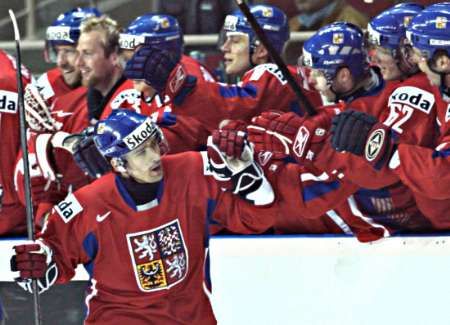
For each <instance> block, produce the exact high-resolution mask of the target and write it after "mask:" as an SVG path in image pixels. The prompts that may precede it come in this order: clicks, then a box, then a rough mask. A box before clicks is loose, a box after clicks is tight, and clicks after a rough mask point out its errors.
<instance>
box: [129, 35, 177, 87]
mask: <svg viewBox="0 0 450 325" xmlns="http://www.w3.org/2000/svg"><path fill="white" fill-rule="evenodd" d="M179 60H180V57H179V55H178V54H176V53H172V52H170V51H167V50H164V49H161V48H158V47H155V46H152V45H146V44H145V45H143V46H142V47H140V48H139V50H138V51H137V52H136V53H135V54H134V55H133V57H132V58H131V59H130V60H129V61H128V62H127V65H126V68H125V72H124V73H125V77H126V78H127V79H130V80H144V81H145V82H146V83H147V84H148V85H150V86H152V88H154V89H155V90H156V91H157V92H158V93H160V94H162V93H164V90H165V88H166V86H167V83H168V80H169V76H170V74H171V73H172V71H173V70H174V69H175V67H176V66H177V64H178V62H179Z"/></svg>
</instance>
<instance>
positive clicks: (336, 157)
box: [313, 139, 398, 189]
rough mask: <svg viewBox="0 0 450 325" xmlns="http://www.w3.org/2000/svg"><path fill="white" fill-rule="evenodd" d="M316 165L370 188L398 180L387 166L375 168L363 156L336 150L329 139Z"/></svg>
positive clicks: (383, 185)
mask: <svg viewBox="0 0 450 325" xmlns="http://www.w3.org/2000/svg"><path fill="white" fill-rule="evenodd" d="M313 163H314V166H315V167H316V168H318V169H319V170H323V171H325V172H327V173H328V174H329V175H336V176H343V177H344V178H345V179H346V180H348V181H350V182H352V183H354V184H357V185H359V186H360V187H364V188H368V189H378V188H381V187H385V186H388V185H391V184H394V183H396V182H398V176H397V175H396V174H395V173H394V172H393V171H392V170H390V169H389V168H388V167H387V166H385V167H384V168H382V169H381V170H380V171H377V170H375V169H374V168H373V167H372V166H371V165H370V164H369V163H368V162H367V161H366V160H365V159H364V158H363V157H359V156H355V155H353V154H350V153H342V152H337V151H335V150H334V149H333V148H332V147H331V144H330V139H328V140H327V141H326V142H325V144H324V146H323V148H322V149H321V151H320V152H319V154H318V155H317V157H316V159H315V161H314V162H313Z"/></svg>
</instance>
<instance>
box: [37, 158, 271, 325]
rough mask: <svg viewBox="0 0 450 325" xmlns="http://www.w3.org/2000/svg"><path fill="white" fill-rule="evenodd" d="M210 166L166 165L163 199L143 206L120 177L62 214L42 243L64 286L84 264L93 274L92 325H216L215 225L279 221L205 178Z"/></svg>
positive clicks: (81, 195) (94, 186) (68, 202)
mask: <svg viewBox="0 0 450 325" xmlns="http://www.w3.org/2000/svg"><path fill="white" fill-rule="evenodd" d="M205 159H206V157H205V156H204V155H203V156H202V154H201V153H195V152H189V153H183V154H179V155H170V156H165V157H163V158H162V165H163V170H164V178H163V180H162V181H161V182H160V185H159V190H158V196H157V198H156V199H154V200H153V201H152V202H150V203H148V204H145V205H143V206H135V205H134V203H132V201H131V199H130V197H129V194H128V193H127V191H126V189H125V187H124V186H123V185H122V183H121V181H120V179H119V178H116V177H115V176H114V174H108V175H105V176H103V177H102V178H100V179H98V180H96V181H95V182H93V183H91V184H90V185H88V186H86V187H83V188H82V189H80V190H79V191H77V192H75V193H73V194H70V195H69V196H68V197H67V198H66V199H65V200H64V201H62V202H60V203H59V204H58V205H56V206H55V208H54V210H53V212H52V215H51V216H50V218H49V220H48V223H47V225H46V226H45V227H44V230H43V232H42V234H41V235H40V237H41V238H42V239H43V240H44V242H45V243H47V244H48V245H49V246H50V247H51V248H52V249H53V251H54V259H55V261H56V263H57V266H58V268H59V275H58V280H57V281H58V282H60V283H62V282H67V281H69V280H70V279H71V278H72V277H73V275H74V269H75V267H76V266H77V264H80V263H83V264H84V265H85V267H86V268H87V270H88V272H89V273H90V276H91V283H92V286H91V288H90V290H89V293H88V296H87V298H86V303H87V305H88V314H87V318H86V321H85V324H99V325H100V324H104V325H106V324H125V323H127V321H128V323H129V324H133V325H144V324H153V323H155V324H172V323H173V324H175V323H176V324H189V325H190V324H202V325H206V324H215V323H216V321H215V318H214V315H213V312H212V308H211V305H210V302H209V300H208V297H207V295H206V294H205V290H206V288H204V281H207V280H208V274H207V271H206V270H207V269H208V268H207V263H208V262H207V259H206V255H207V248H208V221H209V220H214V218H215V214H217V213H218V214H220V218H219V219H222V220H226V219H227V218H228V216H230V215H233V218H240V219H243V220H245V221H244V223H247V222H248V223H250V224H252V226H254V225H255V224H257V223H259V222H262V223H261V227H262V228H265V227H267V226H266V225H265V224H264V223H268V222H269V223H270V222H271V220H270V219H269V218H263V215H264V210H265V209H264V208H256V207H254V206H252V205H250V204H249V203H247V202H245V201H242V200H240V199H238V198H237V197H234V196H231V195H230V194H229V193H225V192H222V191H221V190H220V189H219V188H218V185H217V183H216V182H215V181H214V179H213V178H212V177H208V176H205V175H208V171H207V170H206V169H205V167H204V166H205V165H204V162H205ZM180 176H181V177H180ZM221 197H228V200H225V201H224V202H222V200H221ZM214 208H215V209H214ZM252 216H253V217H252ZM233 223H234V224H237V223H236V222H233ZM236 230H239V229H236Z"/></svg>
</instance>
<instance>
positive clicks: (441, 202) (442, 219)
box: [335, 4, 450, 230]
mask: <svg viewBox="0 0 450 325" xmlns="http://www.w3.org/2000/svg"><path fill="white" fill-rule="evenodd" d="M445 6H446V5H445V4H438V5H433V6H430V7H428V8H426V9H425V10H424V11H422V12H421V13H420V14H419V15H418V16H417V17H415V18H413V20H412V22H411V25H410V27H408V35H409V38H410V41H411V43H412V45H413V46H414V51H415V53H416V54H412V55H411V57H412V59H413V60H414V61H415V62H416V63H417V64H418V66H419V68H420V70H422V72H424V73H426V75H425V74H424V73H421V74H417V75H415V76H416V77H414V76H413V77H411V78H408V79H406V80H405V81H404V82H402V83H400V84H399V85H398V88H396V89H395V90H394V91H393V93H392V95H391V97H390V98H389V107H390V108H391V111H390V115H389V117H388V118H387V119H379V120H380V121H383V125H380V124H377V123H376V121H375V120H370V119H367V116H355V117H351V116H345V114H343V115H341V116H339V117H337V118H336V121H335V124H336V130H337V131H336V135H335V146H336V147H337V148H339V149H340V150H346V151H348V152H352V153H355V154H358V155H362V156H363V157H364V159H365V160H368V161H371V162H374V163H375V164H373V163H372V164H373V165H375V166H376V165H377V164H378V165H388V166H389V168H391V169H392V170H394V171H395V173H396V174H397V175H398V176H399V177H400V179H401V180H402V182H403V183H404V184H406V185H407V186H408V187H409V188H410V189H412V190H413V192H414V195H415V197H416V202H417V204H418V206H419V207H420V209H421V211H422V212H424V213H425V215H426V216H427V217H428V218H430V220H431V221H432V222H433V226H434V227H435V228H436V229H445V230H446V229H448V227H449V226H450V219H449V218H448V213H447V211H448V209H449V208H450V196H449V194H448V193H449V187H448V186H447V182H446V181H445V177H446V176H445V175H446V171H447V170H448V159H447V158H446V157H447V154H446V151H448V145H446V143H447V142H448V139H447V140H446V132H447V131H446V130H445V128H446V122H445V117H444V114H445V112H446V111H447V107H448V103H446V102H445V101H443V100H442V96H441V94H440V93H439V91H438V88H437V87H438V86H440V85H441V83H442V82H445V74H446V72H445V71H446V70H445V69H442V70H441V75H439V74H438V73H435V72H433V70H434V69H435V68H434V67H433V64H432V62H433V60H434V58H433V53H436V52H438V51H439V50H441V51H443V52H441V55H443V56H447V55H448V54H446V52H445V49H444V48H443V47H442V45H436V44H437V42H436V39H440V38H439V37H441V36H442V37H444V38H448V37H447V36H446V33H447V31H448V29H447V30H446V29H445V28H439V27H436V24H435V22H436V17H439V18H437V19H438V20H439V19H444V18H442V17H444V13H445V10H444V11H442V10H443V9H444V7H445ZM447 9H448V5H447ZM443 12H444V13H443ZM435 31H437V33H436V32H435ZM439 32H440V34H439ZM431 35H432V36H431ZM430 38H431V39H432V40H433V41H432V42H429V39H430ZM419 40H420V41H419ZM440 42H441V43H439V44H443V43H442V40H441V41H440ZM447 51H448V50H447ZM447 53H448V52H447ZM432 58H433V60H432ZM438 61H439V60H436V61H434V62H438ZM430 66H431V67H433V68H431V69H430ZM447 73H448V72H447ZM427 77H428V78H430V80H432V81H433V80H434V82H435V85H434V86H433V85H432V84H430V82H429V80H428V78H427ZM436 77H437V78H436ZM444 88H445V87H442V89H444ZM436 120H437V122H438V124H437V125H436V123H435V121H436ZM357 123H359V124H360V125H365V129H366V131H362V130H363V129H361V131H355V130H354V129H353V128H352V127H350V125H355V124H357ZM346 125H347V126H346ZM386 126H389V127H390V128H387V127H386ZM344 129H346V131H345V133H346V135H345V134H344V132H342V130H344ZM383 132H386V134H385V135H383ZM350 133H353V134H354V133H357V135H356V137H359V138H360V139H361V145H363V146H365V150H364V148H362V149H363V150H357V149H356V147H355V146H354V145H353V143H354V140H352V138H353V136H354V135H352V136H349V134H350ZM439 133H440V134H439ZM353 139H354V138H353ZM446 165H447V168H446Z"/></svg>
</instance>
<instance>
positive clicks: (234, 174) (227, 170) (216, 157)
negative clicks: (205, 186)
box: [207, 131, 275, 205]
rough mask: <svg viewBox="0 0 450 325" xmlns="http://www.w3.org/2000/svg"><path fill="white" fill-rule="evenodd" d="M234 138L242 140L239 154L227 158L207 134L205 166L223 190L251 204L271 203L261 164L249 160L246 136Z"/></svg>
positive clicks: (273, 196)
mask: <svg viewBox="0 0 450 325" xmlns="http://www.w3.org/2000/svg"><path fill="white" fill-rule="evenodd" d="M239 132H240V131H239ZM239 136H244V135H241V134H240V135H239ZM236 138H239V137H236ZM237 141H239V142H240V143H242V144H243V148H242V151H241V152H242V154H241V156H240V157H239V158H229V157H227V156H226V155H225V154H224V153H223V152H221V150H220V149H219V147H218V146H217V145H216V144H214V142H213V137H212V136H209V137H208V141H207V147H208V149H207V156H208V170H209V171H210V172H211V174H212V176H213V177H214V179H216V180H217V181H218V182H219V183H220V184H221V187H222V189H223V190H225V191H227V190H228V191H232V192H233V194H237V195H239V196H240V197H242V198H243V199H245V200H247V201H250V202H252V203H253V204H254V205H268V204H271V203H272V202H273V200H274V199H275V195H274V193H273V189H272V187H271V185H270V184H269V182H268V181H267V179H266V178H265V176H264V173H263V171H262V169H261V167H260V166H259V165H257V164H256V163H255V161H254V160H253V148H252V146H251V145H250V143H249V142H248V141H247V140H246V139H244V141H241V139H237Z"/></svg>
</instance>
